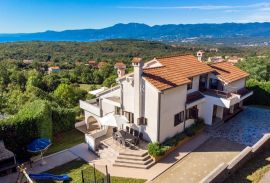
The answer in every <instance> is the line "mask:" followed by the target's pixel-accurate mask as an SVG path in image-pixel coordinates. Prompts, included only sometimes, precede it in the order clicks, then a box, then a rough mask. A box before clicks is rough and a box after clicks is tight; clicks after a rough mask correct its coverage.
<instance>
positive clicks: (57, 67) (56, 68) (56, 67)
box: [50, 66, 60, 70]
mask: <svg viewBox="0 0 270 183" xmlns="http://www.w3.org/2000/svg"><path fill="white" fill-rule="evenodd" d="M50 69H52V70H58V69H60V67H59V66H53V67H50Z"/></svg>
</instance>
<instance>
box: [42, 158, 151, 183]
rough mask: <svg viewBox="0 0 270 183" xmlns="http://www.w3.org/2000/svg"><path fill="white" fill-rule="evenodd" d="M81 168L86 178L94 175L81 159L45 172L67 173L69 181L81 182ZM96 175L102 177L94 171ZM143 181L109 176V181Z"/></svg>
mask: <svg viewBox="0 0 270 183" xmlns="http://www.w3.org/2000/svg"><path fill="white" fill-rule="evenodd" d="M82 170H84V171H85V174H86V173H87V178H93V177H94V173H93V172H94V169H93V167H92V166H90V165H89V164H87V163H86V162H84V161H82V160H74V161H71V162H70V163H67V164H65V165H62V166H59V167H56V168H54V169H51V170H49V171H48V172H47V173H53V174H57V175H60V174H68V175H69V176H70V177H71V178H72V181H71V182H72V183H81V182H82V177H81V171H82ZM96 177H97V178H104V175H103V174H102V173H101V172H99V171H96ZM145 181H146V180H142V179H131V178H121V177H111V183H143V182H145ZM50 182H52V181H50ZM40 183H49V182H45V181H40Z"/></svg>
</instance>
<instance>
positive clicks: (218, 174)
mask: <svg viewBox="0 0 270 183" xmlns="http://www.w3.org/2000/svg"><path fill="white" fill-rule="evenodd" d="M269 147H270V133H268V134H265V135H264V136H263V137H262V138H261V139H260V140H259V141H258V142H257V143H256V144H254V145H253V146H252V147H249V146H247V147H246V148H245V149H243V150H242V151H241V152H240V153H239V154H238V155H237V156H236V157H234V158H233V159H232V160H231V161H230V162H229V163H222V164H220V165H219V166H218V167H216V168H215V169H214V170H213V171H212V172H210V173H209V174H208V175H207V176H205V177H204V178H203V179H202V180H201V181H200V183H221V182H223V181H224V180H225V179H226V178H228V177H229V176H230V175H231V174H233V173H235V172H236V171H237V170H238V169H239V168H240V167H241V166H243V165H244V164H245V163H246V162H247V161H248V160H249V159H251V158H253V157H255V156H256V155H257V154H258V153H259V152H261V151H262V150H263V149H265V148H269Z"/></svg>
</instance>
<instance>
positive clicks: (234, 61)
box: [227, 56, 243, 64]
mask: <svg viewBox="0 0 270 183" xmlns="http://www.w3.org/2000/svg"><path fill="white" fill-rule="evenodd" d="M241 60H243V58H241V57H237V56H232V57H228V58H227V62H229V63H232V64H236V63H238V62H239V61H241Z"/></svg>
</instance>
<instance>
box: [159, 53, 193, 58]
mask: <svg viewBox="0 0 270 183" xmlns="http://www.w3.org/2000/svg"><path fill="white" fill-rule="evenodd" d="M181 56H194V55H192V54H191V53H182V54H175V55H167V56H160V57H155V58H156V59H163V58H172V57H181Z"/></svg>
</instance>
